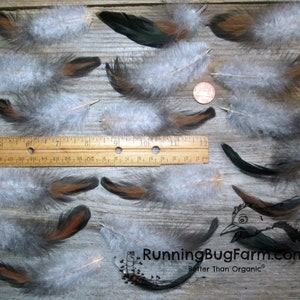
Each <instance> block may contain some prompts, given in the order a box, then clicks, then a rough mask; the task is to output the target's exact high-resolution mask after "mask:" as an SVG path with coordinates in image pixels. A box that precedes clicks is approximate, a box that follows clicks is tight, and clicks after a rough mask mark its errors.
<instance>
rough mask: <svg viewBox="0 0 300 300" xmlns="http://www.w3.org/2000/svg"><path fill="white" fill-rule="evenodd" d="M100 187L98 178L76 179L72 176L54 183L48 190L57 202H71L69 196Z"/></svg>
mask: <svg viewBox="0 0 300 300" xmlns="http://www.w3.org/2000/svg"><path fill="white" fill-rule="evenodd" d="M98 185H99V180H98V178H96V177H87V178H76V177H72V176H70V177H64V178H62V179H61V180H58V181H55V182H53V183H52V184H51V185H50V186H49V188H48V193H49V194H50V196H51V197H52V198H53V199H55V200H59V201H64V202H69V201H71V199H70V198H69V197H67V196H68V195H75V194H78V193H81V192H85V191H89V190H92V189H94V188H95V187H97V186H98Z"/></svg>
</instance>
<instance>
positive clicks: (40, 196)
mask: <svg viewBox="0 0 300 300" xmlns="http://www.w3.org/2000/svg"><path fill="white" fill-rule="evenodd" d="M0 182H1V183H0V208H15V209H21V210H30V211H34V210H41V209H43V210H46V209H48V208H49V207H56V206H57V205H58V204H62V203H65V202H70V201H72V200H73V196H75V195H77V194H79V193H82V192H85V191H89V190H92V189H94V188H96V187H97V186H98V184H99V180H98V178H97V177H92V176H91V177H83V176H62V175H61V174H60V173H59V174H58V173H56V172H55V171H48V170H41V169H30V168H22V169H19V168H2V169H0Z"/></svg>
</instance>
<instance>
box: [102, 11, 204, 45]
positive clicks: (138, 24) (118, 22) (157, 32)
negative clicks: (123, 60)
mask: <svg viewBox="0 0 300 300" xmlns="http://www.w3.org/2000/svg"><path fill="white" fill-rule="evenodd" d="M172 8H173V9H172V11H171V12H170V13H171V16H170V18H169V20H161V21H151V20H149V19H147V18H144V17H140V16H135V15H128V14H126V13H119V12H110V11H102V12H100V13H98V14H97V16H98V18H99V19H100V20H101V21H102V22H103V23H105V24H106V25H108V26H109V27H110V28H111V29H113V30H114V31H116V32H118V33H120V34H123V35H125V36H127V37H128V38H129V39H130V40H132V41H134V42H136V43H138V44H141V45H144V46H149V47H154V48H162V47H165V46H167V45H169V44H171V43H173V42H177V41H180V40H184V39H187V38H188V37H190V36H193V35H194V34H195V32H196V31H197V30H198V29H199V27H200V26H201V23H202V20H201V16H200V14H201V12H202V9H198V10H197V9H196V8H195V7H193V6H190V5H174V6H172Z"/></svg>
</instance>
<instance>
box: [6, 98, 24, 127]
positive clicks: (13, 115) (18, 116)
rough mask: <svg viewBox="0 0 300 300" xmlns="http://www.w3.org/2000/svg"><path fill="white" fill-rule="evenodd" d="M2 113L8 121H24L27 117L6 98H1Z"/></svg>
mask: <svg viewBox="0 0 300 300" xmlns="http://www.w3.org/2000/svg"><path fill="white" fill-rule="evenodd" d="M0 115H1V116H2V117H3V118H4V119H5V120H6V121H7V122H24V121H26V120H27V118H26V117H25V116H24V115H23V114H22V113H20V112H18V111H16V110H15V109H14V108H13V106H12V105H11V102H10V101H9V100H6V99H0Z"/></svg>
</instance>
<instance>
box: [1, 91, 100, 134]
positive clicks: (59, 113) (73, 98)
mask: <svg viewBox="0 0 300 300" xmlns="http://www.w3.org/2000/svg"><path fill="white" fill-rule="evenodd" d="M93 103H94V102H87V101H86V102H84V100H83V99H82V97H80V96H77V95H76V94H72V93H68V92H57V93H56V92H53V93H45V94H39V95H33V96H31V95H26V94H23V95H22V96H20V97H17V98H16V99H15V101H13V104H12V103H11V102H10V101H9V100H6V99H0V116H2V118H3V119H4V120H6V121H7V122H9V123H12V125H13V126H14V128H16V129H17V130H18V134H22V135H38V136H42V135H56V134H63V133H65V132H68V131H72V130H73V131H76V133H78V131H80V130H82V129H83V127H84V124H85V121H86V119H87V116H88V113H89V109H90V104H93Z"/></svg>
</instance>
